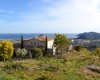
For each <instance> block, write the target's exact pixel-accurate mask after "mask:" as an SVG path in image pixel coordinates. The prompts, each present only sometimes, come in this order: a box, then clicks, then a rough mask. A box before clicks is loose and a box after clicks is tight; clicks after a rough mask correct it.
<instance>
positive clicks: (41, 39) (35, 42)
mask: <svg viewBox="0 0 100 80" xmlns="http://www.w3.org/2000/svg"><path fill="white" fill-rule="evenodd" d="M53 44H54V38H51V37H49V36H47V48H48V49H52V47H53ZM23 45H24V47H25V48H29V47H33V46H35V47H42V48H44V47H45V45H46V36H38V37H34V38H29V39H24V42H23Z"/></svg>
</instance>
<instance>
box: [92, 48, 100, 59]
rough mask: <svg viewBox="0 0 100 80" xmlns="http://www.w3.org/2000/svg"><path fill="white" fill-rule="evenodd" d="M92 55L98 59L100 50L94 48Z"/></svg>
mask: <svg viewBox="0 0 100 80" xmlns="http://www.w3.org/2000/svg"><path fill="white" fill-rule="evenodd" d="M93 54H94V55H97V56H99V57H100V48H96V49H95V50H94V51H93Z"/></svg>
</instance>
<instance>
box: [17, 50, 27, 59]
mask: <svg viewBox="0 0 100 80" xmlns="http://www.w3.org/2000/svg"><path fill="white" fill-rule="evenodd" d="M26 54H27V50H26V49H24V48H23V49H20V48H18V49H17V51H16V55H17V57H19V58H24V57H25V55H26Z"/></svg>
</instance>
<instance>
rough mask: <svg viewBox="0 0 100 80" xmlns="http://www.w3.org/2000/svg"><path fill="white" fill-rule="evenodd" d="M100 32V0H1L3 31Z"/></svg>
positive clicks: (0, 31)
mask: <svg viewBox="0 0 100 80" xmlns="http://www.w3.org/2000/svg"><path fill="white" fill-rule="evenodd" d="M91 31H94V32H100V0H0V33H82V32H91Z"/></svg>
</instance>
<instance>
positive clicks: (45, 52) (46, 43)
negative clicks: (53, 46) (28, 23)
mask: <svg viewBox="0 0 100 80" xmlns="http://www.w3.org/2000/svg"><path fill="white" fill-rule="evenodd" d="M47 46H48V40H47V36H46V41H45V49H44V53H43V56H46V54H47V52H48V48H47Z"/></svg>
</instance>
